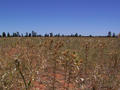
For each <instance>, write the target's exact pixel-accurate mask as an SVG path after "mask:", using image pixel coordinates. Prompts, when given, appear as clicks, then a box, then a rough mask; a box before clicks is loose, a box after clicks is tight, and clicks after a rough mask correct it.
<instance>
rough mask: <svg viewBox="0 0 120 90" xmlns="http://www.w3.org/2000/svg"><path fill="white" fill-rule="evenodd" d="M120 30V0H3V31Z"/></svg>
mask: <svg viewBox="0 0 120 90" xmlns="http://www.w3.org/2000/svg"><path fill="white" fill-rule="evenodd" d="M32 30H34V31H36V32H37V33H39V34H45V33H50V32H53V33H54V34H56V33H60V34H71V33H79V34H82V35H107V32H108V31H111V32H115V33H116V34H118V33H119V32H120V0H0V33H2V32H10V33H13V32H20V33H25V32H31V31H32Z"/></svg>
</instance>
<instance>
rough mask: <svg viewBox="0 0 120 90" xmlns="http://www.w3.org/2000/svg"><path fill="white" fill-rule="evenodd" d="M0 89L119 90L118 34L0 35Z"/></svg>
mask: <svg viewBox="0 0 120 90" xmlns="http://www.w3.org/2000/svg"><path fill="white" fill-rule="evenodd" d="M0 90H120V38H112V37H106V38H99V37H14V38H13V37H9V38H0Z"/></svg>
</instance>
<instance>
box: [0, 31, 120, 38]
mask: <svg viewBox="0 0 120 90" xmlns="http://www.w3.org/2000/svg"><path fill="white" fill-rule="evenodd" d="M118 36H120V34H119V35H116V34H115V33H114V32H113V33H112V32H111V31H109V32H108V34H107V35H106V36H96V37H118ZM0 37H95V36H92V35H89V36H82V35H81V34H78V33H75V34H71V35H64V34H53V33H49V34H47V33H46V34H44V35H41V34H37V32H35V31H32V32H31V33H28V32H26V33H25V35H23V34H22V33H21V34H20V33H19V32H13V33H12V34H10V33H9V32H8V33H6V32H2V34H1V35H0Z"/></svg>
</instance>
